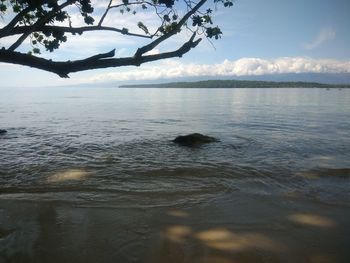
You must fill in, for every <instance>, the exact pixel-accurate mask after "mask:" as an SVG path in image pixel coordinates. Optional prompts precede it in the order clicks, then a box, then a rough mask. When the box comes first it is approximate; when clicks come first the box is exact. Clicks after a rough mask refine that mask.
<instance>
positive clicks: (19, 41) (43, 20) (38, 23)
mask: <svg viewBox="0 0 350 263" xmlns="http://www.w3.org/2000/svg"><path fill="white" fill-rule="evenodd" d="M76 1H77V0H69V1H67V2H65V3H63V4H61V5H60V6H57V7H55V8H53V10H51V11H50V12H48V13H47V14H46V15H45V16H44V17H42V18H40V19H38V21H36V22H35V23H34V25H33V26H32V30H28V31H26V32H25V33H24V34H23V35H22V36H20V37H19V38H18V39H17V41H16V42H15V43H13V44H12V45H11V46H10V47H9V50H11V51H14V50H16V48H18V47H19V46H20V45H21V44H22V43H23V41H24V40H25V39H26V38H27V37H28V36H29V35H30V34H31V33H33V32H35V31H36V29H37V28H38V27H41V26H43V25H45V23H47V21H48V20H50V19H51V18H52V17H53V16H55V14H56V13H57V12H58V11H59V10H62V9H63V8H65V7H67V6H69V5H71V4H73V3H75V2H76Z"/></svg>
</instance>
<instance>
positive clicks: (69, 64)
mask: <svg viewBox="0 0 350 263" xmlns="http://www.w3.org/2000/svg"><path fill="white" fill-rule="evenodd" d="M195 36H196V34H195V33H194V34H193V35H192V37H191V38H190V39H189V40H188V41H187V42H186V43H184V44H183V45H182V46H181V47H180V48H179V49H177V50H175V51H171V52H164V53H160V54H155V55H146V56H138V57H135V56H133V57H125V58H113V57H114V55H115V50H112V51H110V52H107V53H103V54H98V55H96V56H92V57H89V58H86V59H82V60H75V61H64V62H56V61H52V60H48V59H44V58H39V57H35V56H32V55H28V54H23V53H20V52H16V51H12V50H6V49H4V48H3V49H1V50H0V62H5V63H13V64H19V65H23V66H29V67H33V68H37V69H42V70H45V71H48V72H52V73H55V74H57V75H59V76H60V77H62V78H68V77H69V76H68V74H70V73H72V72H78V71H84V70H91V69H101V68H110V67H122V66H140V65H141V64H143V63H146V62H151V61H156V60H161V59H166V58H173V57H182V56H183V55H184V54H186V53H187V52H188V51H190V50H191V49H192V48H195V47H196V46H197V45H198V43H199V42H200V41H201V40H202V39H197V40H194V38H195Z"/></svg>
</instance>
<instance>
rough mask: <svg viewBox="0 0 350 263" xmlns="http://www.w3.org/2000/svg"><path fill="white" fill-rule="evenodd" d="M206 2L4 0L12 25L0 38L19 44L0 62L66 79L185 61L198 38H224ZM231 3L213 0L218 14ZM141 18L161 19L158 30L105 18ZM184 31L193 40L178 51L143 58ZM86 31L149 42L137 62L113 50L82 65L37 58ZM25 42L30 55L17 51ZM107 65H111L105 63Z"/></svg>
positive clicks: (1, 53) (0, 2)
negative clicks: (177, 59) (174, 59)
mask: <svg viewBox="0 0 350 263" xmlns="http://www.w3.org/2000/svg"><path fill="white" fill-rule="evenodd" d="M207 1H208V0H196V1H192V0H108V1H107V0H106V1H99V2H96V1H95V2H93V1H92V0H64V1H63V0H61V1H54V0H0V16H1V17H2V19H3V21H9V22H8V23H7V24H6V25H5V26H4V27H3V28H1V29H0V39H1V38H5V37H14V39H15V40H14V42H13V43H12V44H11V45H10V46H8V47H5V46H2V48H1V50H0V62H7V63H15V64H21V65H27V66H31V67H36V68H39V69H43V70H47V71H51V72H54V73H56V74H58V75H60V76H61V77H68V74H69V73H70V72H76V71H81V70H87V69H94V68H105V67H118V66H126V65H140V64H142V63H145V62H148V61H154V60H158V59H164V58H168V57H175V56H179V57H181V56H182V55H183V54H185V53H187V52H188V51H189V50H190V49H192V48H194V47H195V46H196V45H197V44H198V43H199V41H200V40H201V39H200V38H198V37H196V36H201V35H203V36H205V37H206V38H208V39H219V38H220V37H221V35H222V31H221V30H220V28H219V27H218V26H217V25H214V23H213V11H212V9H210V8H208V9H207V10H206V11H201V9H202V8H203V6H204V5H207V4H208V3H207ZM233 1H234V0H214V2H213V3H212V4H213V5H214V6H215V9H216V8H217V7H218V6H223V7H231V6H232V5H233ZM101 3H104V4H105V8H104V10H103V12H101V11H99V12H96V11H95V10H96V9H97V8H99V9H101ZM96 6H97V7H96ZM115 11H118V12H115ZM138 13H145V14H151V15H153V16H155V17H157V18H158V21H159V25H158V26H156V27H155V29H154V26H153V25H152V27H151V28H149V26H148V21H137V22H135V24H136V25H137V27H138V28H139V29H140V31H138V32H132V31H131V30H130V29H129V28H126V27H124V26H121V27H118V26H113V27H111V26H105V20H106V17H107V16H118V14H119V16H120V15H121V16H126V15H129V16H130V15H135V16H136V15H137V14H138ZM77 14H78V15H79V16H80V18H81V19H82V20H83V21H84V24H85V25H83V26H82V25H80V26H77V25H73V19H72V17H73V16H76V15H77ZM182 30H188V31H190V32H192V33H193V35H192V37H191V38H190V39H189V40H188V41H187V42H185V43H183V45H182V46H181V47H180V48H179V49H177V50H175V51H172V52H164V53H161V54H158V55H159V56H156V57H150V56H149V55H148V56H147V55H145V54H146V53H147V52H149V51H151V50H153V49H154V48H155V47H156V46H158V45H159V44H160V43H162V42H164V41H166V40H168V39H169V38H170V37H172V36H174V35H176V34H178V33H179V32H181V31H182ZM87 31H111V32H115V33H119V34H123V35H127V36H129V37H136V38H145V39H149V43H148V44H147V45H145V46H143V47H140V48H139V49H137V50H136V53H135V56H134V57H133V58H132V57H127V58H120V59H119V60H118V59H117V58H113V56H114V52H112V51H111V52H108V53H104V54H98V55H95V56H92V57H89V58H86V59H85V60H81V61H67V62H54V61H52V60H47V59H44V58H42V57H40V56H38V55H39V54H40V53H41V52H42V49H45V50H46V51H49V52H54V51H55V50H57V49H58V48H59V47H60V45H61V44H62V43H63V42H66V41H68V40H69V35H70V34H73V35H75V34H79V35H81V34H83V33H85V32H87ZM27 40H29V42H30V46H31V48H30V50H27V53H23V52H18V49H19V48H20V47H23V46H24V47H25V46H26V45H25V43H26V42H25V41H27ZM0 45H1V44H0ZM0 47H1V46H0ZM21 50H23V48H21ZM30 56H31V57H30ZM121 59H124V60H121ZM101 60H102V61H101ZM107 60H108V61H109V63H106V61H107ZM75 62H77V63H75ZM83 62H87V65H89V66H87V65H85V66H82V64H83ZM57 63H59V64H57ZM63 63H66V64H63ZM74 63H75V64H74ZM79 64H80V66H79Z"/></svg>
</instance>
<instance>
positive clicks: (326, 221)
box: [288, 214, 337, 227]
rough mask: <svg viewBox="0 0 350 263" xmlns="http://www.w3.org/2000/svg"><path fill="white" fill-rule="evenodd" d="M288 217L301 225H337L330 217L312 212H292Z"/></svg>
mask: <svg viewBox="0 0 350 263" xmlns="http://www.w3.org/2000/svg"><path fill="white" fill-rule="evenodd" d="M288 219H289V220H290V221H292V222H295V223H299V224H302V225H310V226H317V227H335V226H336V225H337V224H336V222H334V221H333V220H332V219H330V218H327V217H324V216H319V215H313V214H292V215H289V216H288Z"/></svg>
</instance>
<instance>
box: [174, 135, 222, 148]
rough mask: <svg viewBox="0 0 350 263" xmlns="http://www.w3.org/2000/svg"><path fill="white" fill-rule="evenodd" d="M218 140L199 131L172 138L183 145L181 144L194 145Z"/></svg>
mask: <svg viewBox="0 0 350 263" xmlns="http://www.w3.org/2000/svg"><path fill="white" fill-rule="evenodd" d="M218 141H219V140H218V139H216V138H214V137H210V136H206V135H203V134H200V133H192V134H188V135H184V136H178V137H176V138H175V140H173V142H175V143H177V144H180V145H183V146H195V145H200V144H203V143H211V142H218Z"/></svg>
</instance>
